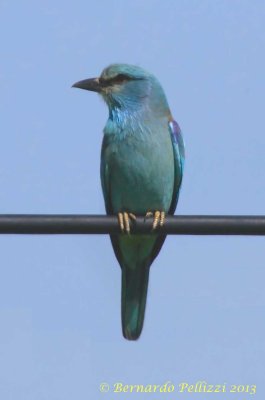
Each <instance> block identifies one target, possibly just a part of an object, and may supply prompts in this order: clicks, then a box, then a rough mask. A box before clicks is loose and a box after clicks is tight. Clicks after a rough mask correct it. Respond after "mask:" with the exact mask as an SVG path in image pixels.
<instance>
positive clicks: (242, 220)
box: [0, 215, 265, 235]
mask: <svg viewBox="0 0 265 400" xmlns="http://www.w3.org/2000/svg"><path fill="white" fill-rule="evenodd" d="M151 231H152V218H148V219H147V220H146V221H145V220H144V217H137V221H136V222H134V221H132V222H131V233H150V232H151ZM118 232H120V228H119V225H118V219H117V217H116V216H105V215H0V234H108V233H118ZM156 232H161V233H167V234H169V235H265V216H221V215H217V216H214V215H212V216H211V215H205V216H204V215H199V216H197V215H179V216H167V217H166V220H165V223H164V226H163V227H159V228H158V230H157V231H156Z"/></svg>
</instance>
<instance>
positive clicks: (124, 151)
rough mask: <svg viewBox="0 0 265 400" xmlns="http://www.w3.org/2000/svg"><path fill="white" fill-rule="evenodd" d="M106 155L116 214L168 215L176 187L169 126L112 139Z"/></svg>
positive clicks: (112, 201) (113, 136) (112, 136)
mask: <svg viewBox="0 0 265 400" xmlns="http://www.w3.org/2000/svg"><path fill="white" fill-rule="evenodd" d="M108 142H109V144H108V146H107V148H106V151H105V155H104V157H105V162H106V164H107V166H108V170H109V178H108V179H109V188H110V199H111V203H112V208H113V211H114V212H118V211H122V210H123V211H131V212H135V213H138V214H139V213H140V214H144V213H145V212H146V211H148V210H165V211H168V209H169V207H170V203H171V200H172V192H173V183H174V160H173V148H172V143H171V139H170V135H169V132H168V129H167V126H166V125H165V126H164V127H160V129H153V130H148V131H146V132H145V131H141V132H138V134H137V133H136V134H128V135H123V137H122V136H117V135H111V139H110V140H109V141H108Z"/></svg>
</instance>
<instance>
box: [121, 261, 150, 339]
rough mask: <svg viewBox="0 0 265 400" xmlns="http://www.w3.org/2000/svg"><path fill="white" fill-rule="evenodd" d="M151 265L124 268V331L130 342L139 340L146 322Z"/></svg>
mask: <svg viewBox="0 0 265 400" xmlns="http://www.w3.org/2000/svg"><path fill="white" fill-rule="evenodd" d="M148 278H149V265H148V266H143V265H141V266H137V267H136V268H135V269H130V268H128V267H123V268H122V305H121V307H122V310H121V312H122V331H123V336H124V337H125V338H126V339H129V340H136V339H138V338H139V336H140V334H141V331H142V328H143V322H144V312H145V304H146V296H147V288H148Z"/></svg>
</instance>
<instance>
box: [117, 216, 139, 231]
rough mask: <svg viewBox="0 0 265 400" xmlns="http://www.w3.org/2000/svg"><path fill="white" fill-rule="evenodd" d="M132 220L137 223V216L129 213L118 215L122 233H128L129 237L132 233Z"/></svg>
mask: <svg viewBox="0 0 265 400" xmlns="http://www.w3.org/2000/svg"><path fill="white" fill-rule="evenodd" d="M130 219H131V220H133V221H135V220H136V216H135V215H134V214H132V213H127V212H119V213H118V220H119V226H120V230H121V232H122V233H124V232H126V233H127V234H128V235H129V234H130V232H131V227H130Z"/></svg>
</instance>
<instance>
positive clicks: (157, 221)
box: [145, 211, 166, 231]
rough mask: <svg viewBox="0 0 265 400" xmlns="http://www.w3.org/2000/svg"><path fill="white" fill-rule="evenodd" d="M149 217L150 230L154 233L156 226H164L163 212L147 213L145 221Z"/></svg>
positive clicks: (164, 215)
mask: <svg viewBox="0 0 265 400" xmlns="http://www.w3.org/2000/svg"><path fill="white" fill-rule="evenodd" d="M149 217H152V218H153V228H152V230H153V231H154V230H155V229H156V228H157V227H158V226H163V225H164V222H165V217H166V214H165V211H155V212H154V213H153V212H152V211H147V213H146V214H145V219H146V218H149Z"/></svg>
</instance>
